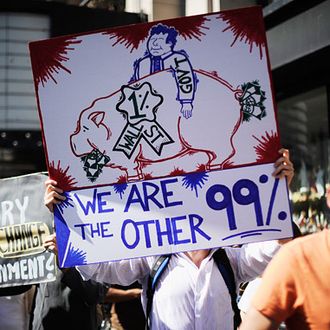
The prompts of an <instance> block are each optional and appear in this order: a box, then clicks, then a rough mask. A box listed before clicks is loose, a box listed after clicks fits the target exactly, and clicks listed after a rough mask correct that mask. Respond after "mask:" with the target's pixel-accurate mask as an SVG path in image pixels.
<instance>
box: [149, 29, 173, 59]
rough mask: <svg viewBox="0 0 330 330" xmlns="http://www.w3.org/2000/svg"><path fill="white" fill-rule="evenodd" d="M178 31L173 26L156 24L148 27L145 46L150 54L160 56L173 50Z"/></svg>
mask: <svg viewBox="0 0 330 330" xmlns="http://www.w3.org/2000/svg"><path fill="white" fill-rule="evenodd" d="M177 36H178V32H177V31H176V30H175V29H174V28H173V27H168V26H166V25H163V24H157V25H155V26H153V27H152V28H151V29H150V36H149V39H148V43H147V48H148V51H149V53H150V54H151V55H152V56H161V55H164V54H166V53H168V52H170V51H172V50H173V48H174V46H175V44H176V38H177Z"/></svg>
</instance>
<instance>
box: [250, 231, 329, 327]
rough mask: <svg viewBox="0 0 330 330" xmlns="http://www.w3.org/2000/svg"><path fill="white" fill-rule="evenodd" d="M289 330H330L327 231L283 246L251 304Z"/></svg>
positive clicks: (268, 268)
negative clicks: (284, 324)
mask: <svg viewBox="0 0 330 330" xmlns="http://www.w3.org/2000/svg"><path fill="white" fill-rule="evenodd" d="M252 304H253V306H254V307H255V308H256V309H257V310H258V311H259V312H260V313H262V314H263V315H265V316H266V317H268V318H270V319H273V320H275V321H277V322H281V321H284V320H286V325H287V328H288V329H299V330H303V329H315V330H323V329H327V330H328V329H330V231H329V230H326V229H325V230H323V231H322V232H320V233H317V234H312V235H308V236H305V237H302V238H298V239H295V240H294V241H292V242H290V243H287V244H286V245H284V246H283V247H282V248H281V249H280V251H279V252H278V253H277V255H276V256H275V257H274V259H273V260H272V261H271V263H270V264H269V265H268V267H267V268H266V270H265V272H264V275H263V280H262V283H261V286H260V287H259V289H258V291H257V293H256V296H255V297H254V299H253V301H252Z"/></svg>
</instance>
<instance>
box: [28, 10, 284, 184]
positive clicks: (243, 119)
mask: <svg viewBox="0 0 330 330" xmlns="http://www.w3.org/2000/svg"><path fill="white" fill-rule="evenodd" d="M256 11H257V9H253V10H250V9H246V10H243V11H227V12H223V13H219V14H210V15H200V16H192V17H190V18H184V19H173V20H170V21H166V22H163V23H149V24H147V25H145V24H142V25H137V26H135V27H134V28H132V27H131V26H127V27H121V28H118V29H110V30H109V31H108V30H106V31H103V32H96V33H95V34H89V35H87V36H84V35H82V36H79V37H78V36H77V37H69V38H58V39H50V40H48V41H47V49H51V50H52V51H51V55H52V56H51V57H49V54H48V52H47V54H46V53H43V52H42V50H43V49H45V48H44V47H43V43H41V44H40V46H42V48H41V49H39V48H40V46H39V45H38V44H36V46H35V47H36V49H35V51H34V57H35V58H34V60H33V63H34V64H35V65H34V74H35V76H36V78H35V79H36V84H37V87H38V89H40V91H41V90H44V89H45V91H46V92H48V88H53V87H52V86H51V85H50V84H48V81H50V80H52V81H53V82H55V83H56V84H57V79H63V80H61V82H63V84H57V86H60V87H61V88H63V87H62V85H63V86H71V84H76V83H77V81H76V79H77V78H76V75H77V72H78V71H77V69H78V68H81V69H82V70H84V69H85V68H84V65H85V64H84V63H85V62H84V61H85V57H84V56H85V55H86V56H87V53H88V52H86V50H88V49H89V47H91V45H96V44H98V43H99V44H100V45H102V47H103V49H104V50H106V51H105V52H102V53H100V54H98V53H95V56H96V58H98V59H100V62H101V63H103V65H107V74H105V75H103V73H102V72H101V71H100V72H99V71H97V72H96V73H95V74H96V76H97V77H98V79H99V80H100V81H102V86H103V89H102V90H103V93H102V94H101V95H100V96H99V97H98V96H95V95H98V89H97V88H98V87H97V86H96V87H92V88H91V92H92V95H93V97H92V98H90V99H89V98H87V97H86V96H85V99H84V102H83V103H81V104H86V102H87V104H88V102H90V103H89V106H87V107H86V108H82V110H79V109H81V104H79V105H77V106H76V108H75V109H74V110H73V111H72V112H70V113H69V111H68V113H67V114H66V117H68V121H67V122H68V123H70V124H69V125H70V127H67V128H66V129H67V132H72V133H66V139H67V140H66V141H65V143H66V148H67V149H68V150H67V149H66V150H65V151H64V150H63V154H65V155H66V156H65V157H64V156H63V159H62V156H61V152H62V151H58V150H57V151H56V152H57V153H58V154H57V155H56V156H55V158H56V159H54V157H53V158H49V159H48V162H49V171H50V173H51V174H52V176H53V177H54V178H57V179H58V180H59V179H60V177H64V178H66V180H67V181H68V187H70V188H71V189H72V188H78V187H82V186H86V184H87V185H88V182H87V183H86V178H87V180H88V181H89V182H91V183H94V182H95V183H97V184H112V183H120V182H131V181H136V180H143V179H151V178H159V177H166V176H175V175H184V174H186V173H191V172H207V171H209V170H217V169H225V168H230V167H236V166H242V165H247V164H249V165H251V164H257V163H264V162H272V161H274V160H275V159H276V156H277V150H278V148H279V138H278V134H277V129H276V121H275V118H274V114H273V113H272V108H271V97H269V95H271V91H270V88H269V85H267V84H266V86H265V81H267V80H265V79H264V78H263V76H264V75H265V74H266V75H267V61H266V60H265V59H263V52H264V50H265V36H264V34H263V33H262V26H259V25H258V24H261V23H262V16H260V15H261V14H260V13H259V12H258V13H256ZM258 15H259V16H260V17H259V16H258ZM256 17H257V22H256ZM243 18H244V19H243ZM226 31H227V32H226ZM260 31H261V33H260ZM230 34H231V35H230ZM109 36H110V39H112V40H114V42H113V43H112V44H111V42H110V43H109V39H108V38H109ZM215 40H216V41H219V43H217V42H215ZM90 42H92V44H90ZM230 43H231V44H230ZM234 44H235V47H237V50H238V51H237V53H236V50H235V51H234V49H233V48H234V47H233V46H234ZM245 44H246V45H245ZM71 45H75V46H74V47H75V48H72V47H71ZM254 45H256V46H257V47H259V52H257V53H256V54H251V52H252V50H253V47H254ZM183 48H184V49H183ZM206 48H207V49H209V48H212V50H213V51H212V52H211V53H210V54H208V52H207V51H206V52H205V49H206ZM141 50H142V52H141ZM112 51H114V54H115V56H122V57H123V58H122V59H120V60H121V62H122V64H123V67H122V68H119V67H118V66H116V65H114V64H113V63H112V62H111V63H109V61H108V58H107V57H106V56H107V55H104V54H112ZM133 51H134V52H133ZM143 52H144V54H143ZM249 52H250V55H251V56H250V55H249V54H248V53H249ZM80 54H81V55H83V56H82V57H83V59H81V57H80V56H79V55H80ZM137 54H139V55H137ZM141 54H143V56H141ZM188 54H189V55H190V56H189V57H188ZM236 54H237V55H236ZM208 55H210V56H208ZM233 55H234V56H237V58H236V57H235V58H234V60H235V61H234V62H235V63H236V64H235V65H237V69H236V68H235V70H231V68H230V67H228V63H229V59H230V56H233ZM246 55H247V57H246V60H245V56H246ZM126 56H127V57H126ZM208 59H209V60H208ZM218 59H222V60H221V61H220V60H218ZM66 61H67V62H68V63H67V64H66V65H64V62H66ZM125 61H126V62H125ZM133 62H134V64H133V75H132V70H131V65H132V63H133ZM40 63H41V65H40ZM127 63H128V65H127ZM230 63H231V62H230ZM251 63H252V64H253V65H250V64H251ZM69 64H70V65H69ZM100 65H101V64H100ZM226 65H227V67H226ZM230 65H231V64H230ZM95 67H96V68H97V67H98V66H97V65H96V66H95ZM71 70H72V71H71ZM73 70H75V71H73ZM59 71H65V72H66V75H63V76H62V75H61V76H60V75H57V73H58V72H59ZM80 72H84V71H80ZM232 72H236V73H237V74H232ZM238 73H239V74H238ZM71 74H72V76H71V77H69V76H68V75H71ZM131 75H132V76H131ZM78 76H79V75H78ZM96 76H95V77H96ZM130 76H131V78H130V79H129V77H130ZM241 76H242V78H240V77H241ZM95 77H94V78H93V79H94V81H98V80H95V79H96V78H95ZM109 77H111V81H110V84H109V86H111V87H110V88H109V90H108V91H107V89H105V88H104V86H107V81H109V80H108V79H109ZM227 78H228V79H229V80H226V79H227ZM240 79H242V80H243V81H241V80H240ZM229 81H231V82H229ZM233 84H235V86H234V85H233ZM74 86H75V85H74ZM88 88H90V87H88ZM104 91H106V92H105V93H104ZM42 97H44V96H42ZM265 100H266V102H265ZM75 104H76V103H75ZM77 104H78V102H77ZM179 109H180V110H179ZM47 111H48V110H47ZM49 114H51V113H50V112H49ZM268 114H270V116H268ZM47 115H48V112H47ZM51 116H52V115H51ZM260 121H262V124H259V123H258V122H260ZM74 122H76V123H77V125H76V127H74V126H73V125H74ZM51 123H52V121H51V120H48V119H47V123H46V124H47V125H49V126H50V125H51ZM47 134H48V133H46V135H47ZM68 135H69V139H68ZM46 138H47V139H49V137H48V135H47V137H46ZM63 138H64V137H63ZM68 141H69V144H68V143H67V142H68ZM246 146H247V147H246ZM70 151H71V152H70ZM76 158H78V161H77V159H76ZM64 159H65V161H63V160H64ZM79 160H80V161H81V163H79ZM56 163H57V164H58V165H57V168H55V164H56ZM65 163H66V164H67V166H64V167H63V164H65ZM81 169H82V170H83V171H81ZM105 171H107V173H103V172H105ZM102 173H103V174H102ZM101 174H102V175H101Z"/></svg>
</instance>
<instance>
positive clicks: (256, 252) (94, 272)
mask: <svg viewBox="0 0 330 330" xmlns="http://www.w3.org/2000/svg"><path fill="white" fill-rule="evenodd" d="M279 153H280V154H281V156H280V157H279V159H278V160H277V161H276V162H275V170H274V173H273V175H274V176H275V177H278V178H284V177H286V178H287V180H288V183H290V182H291V180H292V178H293V165H292V163H291V161H290V158H289V152H288V150H286V149H281V150H280V151H279ZM46 187H47V188H46V193H45V204H46V205H47V206H48V207H49V208H50V210H52V209H53V204H54V203H60V202H61V201H63V200H64V199H65V197H64V196H62V195H61V194H62V192H63V191H62V190H61V189H60V188H58V187H57V183H56V182H55V181H54V180H48V181H47V182H46ZM47 247H48V248H50V249H52V248H53V247H52V244H51V243H49V245H48V246H47ZM278 248H279V244H278V243H277V242H276V241H269V242H262V243H254V244H248V245H245V246H243V247H241V248H229V247H228V248H225V250H226V253H227V256H228V258H229V261H230V264H231V267H232V269H233V272H234V275H235V281H236V285H237V286H238V285H239V284H240V283H241V282H246V281H250V280H252V279H254V278H256V277H257V276H258V275H261V273H262V272H263V270H264V269H265V267H266V266H267V264H268V263H269V261H270V260H271V258H272V257H273V256H274V254H275V253H276V251H277V250H278ZM215 250H216V249H212V250H196V251H188V252H181V253H175V254H174V255H172V257H171V259H170V261H169V264H168V265H167V267H166V269H165V270H164V273H163V274H162V276H161V278H160V280H159V282H158V284H157V287H156V290H155V294H154V298H153V305H152V312H151V329H180V330H192V329H200V330H203V329H208V330H209V329H210V330H211V329H223V330H226V329H233V328H234V323H233V310H232V306H231V297H230V294H229V291H228V288H227V286H226V284H225V282H224V279H223V278H222V276H221V274H220V272H219V269H218V267H217V265H216V264H215V262H214V259H213V258H212V255H213V253H214V252H215ZM156 260H157V257H145V258H136V259H128V260H121V261H118V262H108V263H99V264H92V265H85V266H79V267H77V268H78V270H79V272H80V273H81V275H82V276H83V278H84V279H86V280H87V279H90V278H92V279H94V280H96V281H100V282H106V283H111V284H120V285H129V284H131V283H133V282H134V281H136V280H138V281H139V282H140V283H141V284H142V288H143V294H142V304H143V307H144V310H146V288H147V284H148V283H147V282H148V277H149V274H150V271H151V269H152V267H153V265H154V263H155V261H156Z"/></svg>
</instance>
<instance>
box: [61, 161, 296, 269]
mask: <svg viewBox="0 0 330 330" xmlns="http://www.w3.org/2000/svg"><path fill="white" fill-rule="evenodd" d="M273 170H274V167H273V164H266V165H257V166H250V167H244V168H239V169H228V170H224V171H212V172H208V173H206V172H200V173H192V174H187V175H183V176H177V177H169V178H163V179H157V180H149V181H144V182H136V183H128V184H126V183H125V184H119V185H113V186H103V187H96V188H92V189H91V188H89V189H83V190H76V191H71V192H66V193H65V195H66V197H67V199H66V201H64V202H62V203H61V204H59V206H58V207H57V208H56V210H55V222H56V232H57V240H58V245H59V259H60V265H61V266H62V267H70V266H74V265H82V264H88V263H95V262H104V261H110V260H119V259H126V258H134V257H141V256H150V255H157V254H164V253H175V252H180V251H188V250H196V249H206V248H213V247H218V246H226V245H233V244H244V243H248V242H256V241H263V240H269V239H276V238H284V237H291V236H292V222H291V215H290V203H289V198H288V190H287V185H286V181H285V179H282V180H279V179H275V178H274V177H272V175H271V173H272V172H273ZM228 172H230V173H228Z"/></svg>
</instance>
